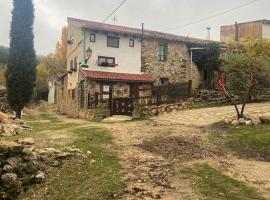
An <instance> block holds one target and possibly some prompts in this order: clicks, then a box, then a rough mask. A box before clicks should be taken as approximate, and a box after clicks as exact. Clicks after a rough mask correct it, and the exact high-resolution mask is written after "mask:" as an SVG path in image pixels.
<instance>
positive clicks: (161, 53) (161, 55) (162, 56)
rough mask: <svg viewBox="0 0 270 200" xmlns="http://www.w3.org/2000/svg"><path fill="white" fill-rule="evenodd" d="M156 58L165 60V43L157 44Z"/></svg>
mask: <svg viewBox="0 0 270 200" xmlns="http://www.w3.org/2000/svg"><path fill="white" fill-rule="evenodd" d="M158 60H159V61H166V60H167V45H165V44H160V45H159V53H158Z"/></svg>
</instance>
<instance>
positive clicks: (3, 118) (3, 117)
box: [0, 112, 9, 122]
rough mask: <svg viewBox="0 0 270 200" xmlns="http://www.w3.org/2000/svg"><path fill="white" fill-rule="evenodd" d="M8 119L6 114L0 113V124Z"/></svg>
mask: <svg viewBox="0 0 270 200" xmlns="http://www.w3.org/2000/svg"><path fill="white" fill-rule="evenodd" d="M8 119H9V117H8V115H7V114H5V113H3V112H0V122H2V121H5V120H8Z"/></svg>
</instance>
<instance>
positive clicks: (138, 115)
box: [132, 101, 142, 119]
mask: <svg viewBox="0 0 270 200" xmlns="http://www.w3.org/2000/svg"><path fill="white" fill-rule="evenodd" d="M133 107H134V110H133V112H132V119H140V118H141V111H142V109H141V105H140V104H139V102H138V101H135V102H134V104H133Z"/></svg>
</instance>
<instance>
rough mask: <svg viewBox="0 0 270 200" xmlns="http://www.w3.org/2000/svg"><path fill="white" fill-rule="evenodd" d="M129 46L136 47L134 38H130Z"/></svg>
mask: <svg viewBox="0 0 270 200" xmlns="http://www.w3.org/2000/svg"><path fill="white" fill-rule="evenodd" d="M129 47H134V39H129Z"/></svg>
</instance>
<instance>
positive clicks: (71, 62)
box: [69, 60, 73, 70]
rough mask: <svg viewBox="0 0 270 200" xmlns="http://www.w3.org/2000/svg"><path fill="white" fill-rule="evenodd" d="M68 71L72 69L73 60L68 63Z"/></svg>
mask: <svg viewBox="0 0 270 200" xmlns="http://www.w3.org/2000/svg"><path fill="white" fill-rule="evenodd" d="M69 69H70V70H72V69H73V60H70V63H69Z"/></svg>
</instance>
